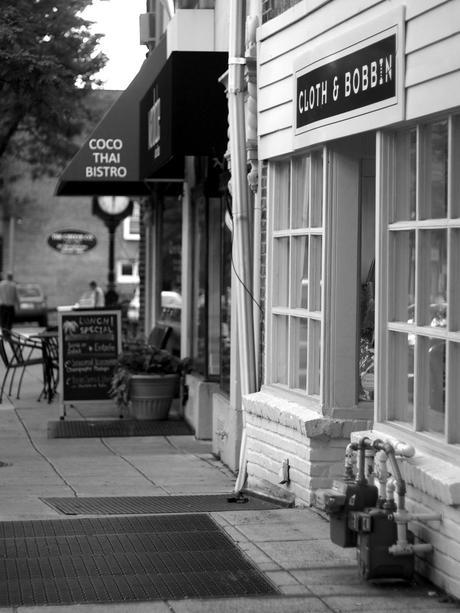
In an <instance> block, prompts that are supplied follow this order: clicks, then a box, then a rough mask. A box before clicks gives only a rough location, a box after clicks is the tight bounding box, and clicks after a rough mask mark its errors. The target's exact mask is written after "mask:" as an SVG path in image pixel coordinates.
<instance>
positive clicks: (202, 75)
mask: <svg viewBox="0 0 460 613" xmlns="http://www.w3.org/2000/svg"><path fill="white" fill-rule="evenodd" d="M227 68H228V55H227V53H223V52H209V51H174V52H173V53H171V55H170V57H169V58H168V60H167V62H166V65H165V66H164V68H163V69H162V70H161V72H160V74H159V76H158V78H157V79H156V80H155V82H154V83H153V84H152V86H151V87H150V88H149V91H148V92H147V93H146V95H145V96H144V98H143V99H142V101H141V132H140V140H141V152H142V153H141V164H142V174H143V176H144V177H145V178H146V179H148V178H152V179H154V180H155V179H156V178H163V177H164V176H165V173H166V174H167V169H168V168H171V166H176V167H177V166H178V162H179V160H182V159H183V157H184V156H185V155H213V156H216V157H220V156H222V155H223V154H224V152H225V150H226V148H227V130H228V111H227V100H226V96H225V89H224V87H223V86H222V85H221V83H219V81H218V79H219V77H220V76H221V75H222V73H224V72H225V70H227ZM175 162H176V163H175ZM182 168H183V165H182ZM182 172H183V171H182Z"/></svg>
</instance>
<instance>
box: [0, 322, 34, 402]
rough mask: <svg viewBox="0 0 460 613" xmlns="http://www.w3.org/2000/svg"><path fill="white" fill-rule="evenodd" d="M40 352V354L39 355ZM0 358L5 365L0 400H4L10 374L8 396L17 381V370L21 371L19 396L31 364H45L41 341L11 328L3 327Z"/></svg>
mask: <svg viewBox="0 0 460 613" xmlns="http://www.w3.org/2000/svg"><path fill="white" fill-rule="evenodd" d="M37 352H38V355H37ZM0 358H1V360H2V362H3V365H4V366H5V374H4V376H3V381H2V387H1V390H0V402H2V400H3V392H4V390H5V385H6V383H7V379H8V375H10V384H9V389H8V396H11V394H12V391H13V385H14V381H15V375H16V371H18V370H19V371H20V375H19V381H18V384H17V389H16V398H19V394H20V391H21V385H22V380H23V378H24V373H25V371H26V369H27V368H28V367H29V366H36V365H41V366H42V367H43V366H44V359H43V351H42V345H41V343H39V342H37V341H34V340H31V339H29V338H27V337H26V336H24V335H22V334H18V333H16V332H13V331H11V330H6V329H2V331H1V335H0Z"/></svg>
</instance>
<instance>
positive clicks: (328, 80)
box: [296, 34, 397, 128]
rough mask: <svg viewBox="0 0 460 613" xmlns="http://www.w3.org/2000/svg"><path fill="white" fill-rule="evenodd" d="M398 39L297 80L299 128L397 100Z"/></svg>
mask: <svg viewBox="0 0 460 613" xmlns="http://www.w3.org/2000/svg"><path fill="white" fill-rule="evenodd" d="M396 70H397V66H396V35H395V34H392V35H391V36H388V37H386V38H383V39H381V40H378V41H377V42H374V43H373V44H371V45H369V46H367V47H362V48H360V49H358V50H357V51H355V52H353V53H350V54H348V55H343V56H342V57H339V58H337V59H335V60H334V61H333V62H328V63H325V64H323V65H321V66H318V67H315V68H313V69H312V70H308V69H307V70H306V71H305V72H303V74H300V76H298V77H297V80H296V83H297V86H296V90H297V91H296V104H297V114H296V127H297V128H301V127H304V126H308V125H310V124H313V123H316V122H318V121H321V120H324V119H327V118H330V117H336V116H338V115H341V114H344V113H347V112H349V111H354V110H356V109H365V108H366V107H369V106H370V105H374V104H376V103H379V102H383V101H387V100H390V99H394V97H395V94H396V78H397V75H396Z"/></svg>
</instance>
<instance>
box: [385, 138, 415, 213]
mask: <svg viewBox="0 0 460 613" xmlns="http://www.w3.org/2000/svg"><path fill="white" fill-rule="evenodd" d="M416 144H417V131H416V130H415V129H413V130H408V131H405V132H400V133H398V134H397V135H396V150H397V151H398V164H397V166H396V169H395V170H396V198H395V201H394V202H393V207H392V215H391V217H392V221H405V220H408V219H415V215H416V207H415V203H416V200H415V194H416V190H415V186H416V178H417V175H416V151H417V149H416Z"/></svg>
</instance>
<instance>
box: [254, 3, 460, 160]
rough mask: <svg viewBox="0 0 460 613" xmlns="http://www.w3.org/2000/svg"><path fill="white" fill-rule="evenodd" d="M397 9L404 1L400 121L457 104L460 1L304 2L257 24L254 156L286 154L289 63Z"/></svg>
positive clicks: (289, 133)
mask: <svg viewBox="0 0 460 613" xmlns="http://www.w3.org/2000/svg"><path fill="white" fill-rule="evenodd" d="M390 4H391V6H390ZM397 6H405V15H406V37H407V39H406V47H405V55H406V73H405V87H406V119H408V120H409V119H415V118H417V117H422V116H424V115H429V114H431V113H438V112H440V111H442V110H443V109H446V108H454V107H455V106H457V105H459V104H460V102H459V100H458V99H459V97H460V91H459V89H460V88H459V86H458V81H459V78H460V75H459V74H458V73H459V72H460V0H394V1H393V2H391V3H388V2H385V1H384V0H353V1H352V2H349V1H344V0H330V1H329V2H326V3H320V2H318V1H317V0H316V1H313V0H311V1H310V2H309V1H308V0H304V2H300V3H299V4H297V5H295V6H294V7H293V9H291V10H290V11H287V12H286V13H285V14H283V15H281V16H280V17H279V18H277V19H274V20H271V21H269V22H268V23H267V24H264V26H262V27H261V28H260V29H259V34H258V39H259V43H260V46H259V55H258V68H259V71H258V87H259V92H258V112H259V125H258V133H259V145H260V147H259V152H260V155H261V158H262V159H267V158H270V157H273V156H279V155H284V154H287V153H289V152H290V151H292V147H293V142H292V122H293V117H294V109H293V66H294V62H295V60H296V59H297V58H298V57H301V56H302V55H304V54H305V53H306V52H307V51H308V50H309V48H311V47H312V45H316V44H324V43H327V41H328V40H333V39H334V37H335V36H340V35H341V34H343V33H344V32H346V31H349V30H352V29H353V28H359V25H360V23H364V22H365V21H370V20H372V19H373V18H375V17H376V16H377V15H379V14H382V12H384V11H385V10H386V9H390V8H391V9H393V8H395V7H397ZM294 9H295V10H294Z"/></svg>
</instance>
